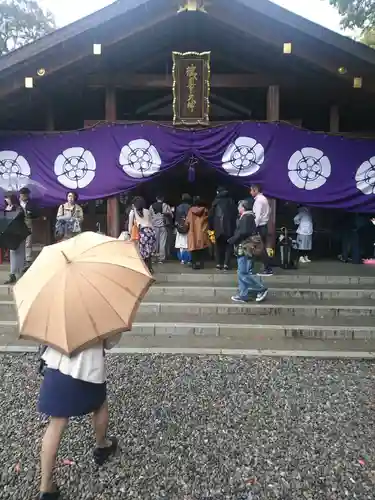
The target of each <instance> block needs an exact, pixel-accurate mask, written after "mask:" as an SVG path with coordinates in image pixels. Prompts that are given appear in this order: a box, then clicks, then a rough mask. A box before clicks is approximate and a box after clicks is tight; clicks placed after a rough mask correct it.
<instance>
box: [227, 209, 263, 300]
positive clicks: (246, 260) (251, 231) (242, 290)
mask: <svg viewBox="0 0 375 500" xmlns="http://www.w3.org/2000/svg"><path fill="white" fill-rule="evenodd" d="M251 209H252V202H250V201H249V200H243V201H240V202H239V204H238V213H239V218H238V221H237V227H236V230H235V233H234V235H233V236H232V237H231V238H229V240H228V243H229V244H230V245H235V247H236V254H237V265H238V271H237V274H238V291H239V293H238V295H235V296H233V297H232V300H233V302H241V303H246V302H248V301H249V299H250V296H251V295H255V297H256V299H255V300H256V302H262V301H263V300H264V299H265V298H266V297H267V294H268V290H267V288H266V287H265V286H264V284H263V282H262V281H261V279H260V278H259V277H258V276H257V275H255V274H254V273H253V261H252V259H251V257H250V256H249V255H247V254H246V253H245V252H244V250H243V248H242V246H241V244H242V243H244V242H245V241H246V240H247V239H248V238H250V237H251V236H255V235H256V234H258V230H257V227H256V224H255V217H254V214H253V212H252V211H251Z"/></svg>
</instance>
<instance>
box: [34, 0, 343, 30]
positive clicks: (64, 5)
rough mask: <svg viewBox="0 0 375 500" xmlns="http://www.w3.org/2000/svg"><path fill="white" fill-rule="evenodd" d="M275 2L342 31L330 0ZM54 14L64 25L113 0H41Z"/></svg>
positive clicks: (59, 23) (60, 24) (332, 28)
mask: <svg viewBox="0 0 375 500" xmlns="http://www.w3.org/2000/svg"><path fill="white" fill-rule="evenodd" d="M273 1H274V2H275V3H277V4H279V5H281V6H282V7H285V8H286V9H288V10H291V11H293V12H295V13H297V14H299V15H300V16H303V17H306V18H307V19H310V20H311V21H314V22H315V23H318V24H321V25H323V26H325V27H326V28H329V29H331V30H334V31H340V17H339V15H338V13H337V11H336V10H335V9H334V8H333V7H331V6H330V5H329V2H328V0H273ZM40 3H41V5H43V6H44V7H46V8H48V9H49V10H50V11H51V12H52V13H53V14H54V15H55V19H56V22H57V24H58V26H64V25H66V24H69V23H71V22H73V21H76V20H77V19H79V18H81V17H84V16H87V15H88V14H91V13H92V12H94V11H96V10H99V9H101V8H103V7H105V6H106V5H109V4H110V3H112V1H111V0H64V1H62V0H40Z"/></svg>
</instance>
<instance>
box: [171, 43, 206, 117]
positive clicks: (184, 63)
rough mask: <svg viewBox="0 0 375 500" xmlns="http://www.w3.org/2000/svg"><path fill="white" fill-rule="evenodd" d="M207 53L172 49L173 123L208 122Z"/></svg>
mask: <svg viewBox="0 0 375 500" xmlns="http://www.w3.org/2000/svg"><path fill="white" fill-rule="evenodd" d="M210 57H211V52H201V53H199V52H184V53H182V52H172V58H173V123H174V125H208V124H209V121H210V119H209V111H210V77H211V69H210Z"/></svg>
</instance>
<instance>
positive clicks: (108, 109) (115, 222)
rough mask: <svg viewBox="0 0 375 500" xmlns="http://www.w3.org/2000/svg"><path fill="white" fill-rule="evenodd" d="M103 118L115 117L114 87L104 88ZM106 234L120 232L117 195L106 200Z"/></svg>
mask: <svg viewBox="0 0 375 500" xmlns="http://www.w3.org/2000/svg"><path fill="white" fill-rule="evenodd" d="M105 119H106V121H108V122H115V121H116V119H117V113H116V88H115V87H106V89H105ZM107 234H108V235H109V236H112V237H114V238H117V237H118V235H119V234H120V204H119V200H118V198H117V196H111V197H110V198H108V200H107Z"/></svg>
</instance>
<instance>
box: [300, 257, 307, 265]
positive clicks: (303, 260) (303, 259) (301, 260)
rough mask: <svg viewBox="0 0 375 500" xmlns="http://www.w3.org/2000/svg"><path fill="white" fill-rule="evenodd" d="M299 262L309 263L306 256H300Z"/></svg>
mask: <svg viewBox="0 0 375 500" xmlns="http://www.w3.org/2000/svg"><path fill="white" fill-rule="evenodd" d="M299 263H300V264H307V261H306V259H305V257H300V258H299Z"/></svg>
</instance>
